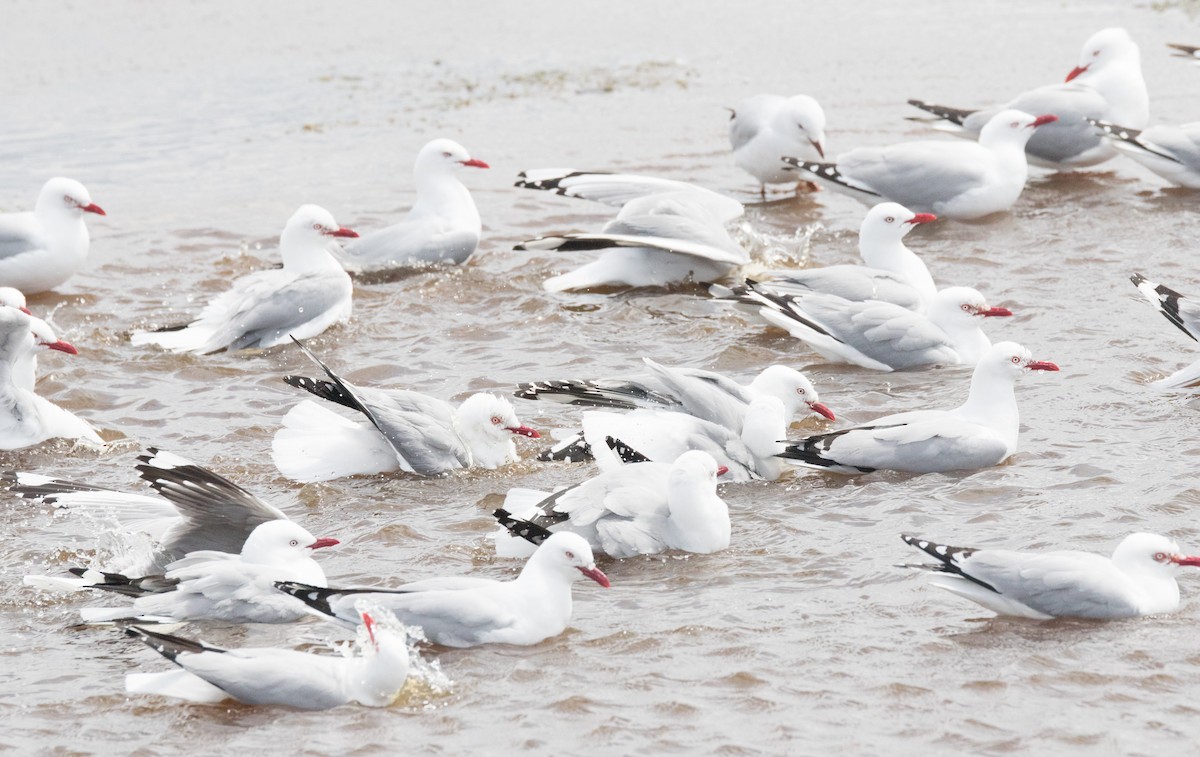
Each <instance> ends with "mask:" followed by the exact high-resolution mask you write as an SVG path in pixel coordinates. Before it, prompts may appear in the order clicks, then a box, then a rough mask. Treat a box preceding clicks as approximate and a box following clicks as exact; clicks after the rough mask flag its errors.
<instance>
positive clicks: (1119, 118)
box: [908, 27, 1150, 168]
mask: <svg viewBox="0 0 1200 757" xmlns="http://www.w3.org/2000/svg"><path fill="white" fill-rule="evenodd" d="M908 102H909V104H910V105H914V106H916V107H918V108H921V109H922V110H925V111H928V112H929V113H932V114H933V115H934V116H936V117H938V118H939V119H943V120H942V121H941V122H939V124H938V128H939V130H941V131H948V132H950V133H952V134H956V135H958V136H964V137H967V138H969V139H973V138H975V137H977V136H980V135H981V132H982V131H983V129H984V126H985V125H986V124H987V123H988V121H989V120H990V119H991V118H992V117H993V116H994V115H995V114H996V112H997V111H998V110H1002V109H1010V110H1011V109H1015V110H1022V111H1025V112H1027V113H1053V114H1055V115H1056V116H1058V121H1057V122H1056V123H1053V124H1050V125H1047V126H1046V127H1045V128H1042V129H1038V130H1037V133H1036V134H1034V135H1033V136H1032V137H1031V138H1030V139H1029V143H1028V144H1027V145H1026V146H1025V150H1026V152H1027V153H1028V156H1029V162H1030V163H1033V164H1034V165H1038V166H1045V167H1049V168H1078V167H1085V166H1091V165H1095V164H1097V163H1102V162H1104V161H1106V160H1108V159H1109V158H1111V157H1113V156H1114V155H1115V154H1116V153H1115V152H1114V150H1113V148H1112V147H1111V146H1110V145H1108V144H1105V143H1104V141H1103V140H1101V139H1100V137H1099V136H1098V135H1097V134H1096V133H1095V132H1094V131H1093V130H1092V129H1091V128H1090V127H1089V126H1088V119H1097V120H1101V121H1111V122H1114V123H1119V124H1122V125H1124V126H1127V127H1130V128H1134V129H1141V128H1143V127H1145V126H1146V124H1147V123H1148V122H1149V120H1150V97H1149V95H1148V94H1147V92H1146V81H1145V79H1143V78H1142V62H1141V52H1140V51H1139V49H1138V46H1137V43H1136V42H1134V41H1133V38H1132V37H1130V36H1129V32H1127V31H1125V30H1124V29H1121V28H1117V27H1114V28H1111V29H1102V30H1101V31H1098V32H1096V33H1095V34H1093V35H1092V36H1091V37H1090V38H1088V40H1087V42H1085V43H1084V45H1083V49H1082V50H1081V51H1080V53H1079V62H1078V64H1077V65H1076V66H1075V68H1074V69H1073V70H1072V71H1071V72H1070V73H1069V74H1067V79H1066V81H1065V82H1062V83H1060V84H1051V85H1049V86H1045V87H1040V88H1038V89H1034V90H1031V91H1029V92H1025V93H1024V94H1021V95H1018V96H1017V97H1016V98H1014V99H1012V100H1010V101H1009V102H1008V103H1006V104H1005V105H1002V106H1000V107H999V108H987V109H983V110H961V109H959V108H948V107H945V106H942V105H930V104H928V103H924V102H922V101H920V100H909V101H908Z"/></svg>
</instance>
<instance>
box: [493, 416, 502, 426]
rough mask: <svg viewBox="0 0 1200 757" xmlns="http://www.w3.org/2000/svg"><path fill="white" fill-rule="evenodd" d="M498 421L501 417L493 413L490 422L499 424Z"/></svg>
mask: <svg viewBox="0 0 1200 757" xmlns="http://www.w3.org/2000/svg"><path fill="white" fill-rule="evenodd" d="M500 421H501V418H500V416H498V415H493V416H492V424H493V425H496V426H499V425H500Z"/></svg>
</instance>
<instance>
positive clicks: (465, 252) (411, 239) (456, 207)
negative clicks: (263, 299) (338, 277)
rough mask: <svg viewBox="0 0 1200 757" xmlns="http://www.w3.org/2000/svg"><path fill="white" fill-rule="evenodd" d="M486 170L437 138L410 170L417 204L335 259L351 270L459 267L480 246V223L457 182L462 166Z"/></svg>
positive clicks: (458, 148) (453, 144)
mask: <svg viewBox="0 0 1200 757" xmlns="http://www.w3.org/2000/svg"><path fill="white" fill-rule="evenodd" d="M464 167H466V168H488V164H487V163H484V162H483V161H482V160H478V159H476V158H472V157H471V155H470V153H468V152H467V149H466V148H465V147H463V146H462V145H460V144H458V143H457V142H454V141H453V140H449V139H435V140H433V141H432V142H430V143H429V144H427V145H425V146H424V147H422V148H421V151H420V152H419V153H417V161H416V165H414V166H413V179H414V180H415V183H416V191H417V201H416V204H414V205H413V207H412V210H410V211H409V212H408V215H407V216H405V217H404V219H403V220H401V221H400V222H399V223H396V224H393V225H391V226H388V227H386V228H383V229H379V230H378V231H373V232H371V233H369V234H365V235H364V236H363V237H362V238H360V239H358V240H356V241H354V242H350V243H349V244H347V245H346V249H345V250H344V251H340V252H339V253H337V254H338V258H339V259H340V260H341V261H342V262H343V263H344V264H345V266H346V268H347V269H349V270H351V271H380V270H387V269H392V268H406V267H410V266H421V265H431V264H435V263H462V262H464V261H465V260H466V259H467V258H469V257H471V254H472V253H473V252H475V248H476V247H478V246H479V237H480V234H481V233H482V231H483V224H482V221H481V220H480V218H479V210H478V209H477V208H476V207H475V200H473V199H472V198H471V192H470V190H468V189H467V188H466V186H465V185H464V184H463V183H462V181H461V180H460V179H459V172H460V171H461V170H462V169H463V168H464Z"/></svg>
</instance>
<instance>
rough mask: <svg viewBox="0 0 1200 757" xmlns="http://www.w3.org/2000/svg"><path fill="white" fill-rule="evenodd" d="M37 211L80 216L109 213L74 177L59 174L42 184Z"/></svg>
mask: <svg viewBox="0 0 1200 757" xmlns="http://www.w3.org/2000/svg"><path fill="white" fill-rule="evenodd" d="M36 212H38V213H55V214H62V213H66V214H70V215H74V216H80V215H82V214H84V213H95V214H96V215H101V216H103V215H107V213H105V212H104V209H103V208H101V207H100V206H99V205H97V204H96V203H94V202H92V196H91V195H90V194H88V191H87V188H85V187H84V186H83V185H82V184H80V183H79V182H77V181H75V180H74V179H67V178H65V177H62V176H59V177H56V178H53V179H51V180H50V181H48V182H46V183H45V184H43V185H42V191H41V193H40V194H39V195H38V200H37V206H36Z"/></svg>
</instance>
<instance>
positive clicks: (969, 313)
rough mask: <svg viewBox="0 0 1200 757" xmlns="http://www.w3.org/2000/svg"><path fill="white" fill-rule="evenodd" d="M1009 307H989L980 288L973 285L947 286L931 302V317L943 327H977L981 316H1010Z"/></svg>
mask: <svg viewBox="0 0 1200 757" xmlns="http://www.w3.org/2000/svg"><path fill="white" fill-rule="evenodd" d="M1009 315H1012V311H1011V310H1009V309H1008V308H999V307H995V308H994V307H989V306H988V304H987V300H986V299H984V297H983V295H982V294H980V293H979V291H978V290H975V289H972V288H971V287H946V288H945V289H943V290H941V291H940V292H938V293H937V294H936V295H935V296H934V298H933V302H931V303H930V304H929V319H930V320H931V321H933V322H935V323H937V324H939V325H941V326H943V327H946V326H956V327H959V328H975V327H976V326H977V325H978V319H979V318H991V317H993V316H1009Z"/></svg>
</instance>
